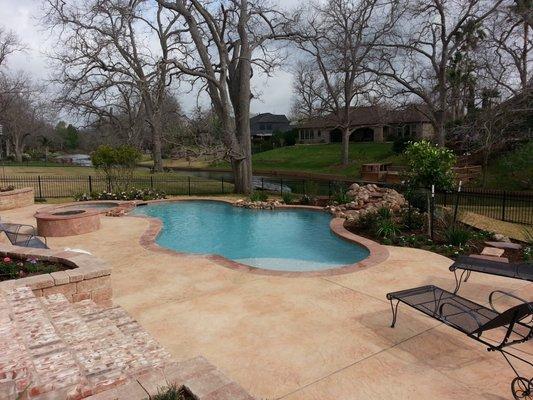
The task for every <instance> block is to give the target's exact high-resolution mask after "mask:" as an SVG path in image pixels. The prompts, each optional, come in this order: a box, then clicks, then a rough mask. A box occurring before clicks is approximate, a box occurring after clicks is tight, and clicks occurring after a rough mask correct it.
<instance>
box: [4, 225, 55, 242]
mask: <svg viewBox="0 0 533 400" xmlns="http://www.w3.org/2000/svg"><path fill="white" fill-rule="evenodd" d="M0 231H2V232H4V233H5V234H6V236H7V238H8V239H9V241H10V242H11V244H12V245H13V246H21V247H34V248H38V249H48V248H49V247H48V244H47V240H46V237H44V236H39V235H38V234H37V231H36V229H35V227H33V226H32V225H25V224H15V223H11V222H0Z"/></svg>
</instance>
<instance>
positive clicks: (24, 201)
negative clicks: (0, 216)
mask: <svg viewBox="0 0 533 400" xmlns="http://www.w3.org/2000/svg"><path fill="white" fill-rule="evenodd" d="M34 199H35V193H34V190H33V188H31V187H26V188H22V189H14V190H8V191H5V192H0V210H1V211H5V210H12V209H14V208H20V207H26V206H30V205H32V204H34Z"/></svg>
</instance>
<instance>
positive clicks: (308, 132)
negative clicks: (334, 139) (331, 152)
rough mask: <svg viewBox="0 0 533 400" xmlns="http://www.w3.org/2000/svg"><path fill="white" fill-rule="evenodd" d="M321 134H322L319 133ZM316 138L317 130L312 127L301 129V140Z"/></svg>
mask: <svg viewBox="0 0 533 400" xmlns="http://www.w3.org/2000/svg"><path fill="white" fill-rule="evenodd" d="M319 135H320V134H319ZM314 138H315V131H314V130H312V129H302V130H301V131H300V139H301V140H311V139H314Z"/></svg>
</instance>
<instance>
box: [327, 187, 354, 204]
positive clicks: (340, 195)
mask: <svg viewBox="0 0 533 400" xmlns="http://www.w3.org/2000/svg"><path fill="white" fill-rule="evenodd" d="M331 199H332V200H333V201H334V202H336V203H337V204H346V203H349V202H351V201H352V198H351V197H350V196H348V195H347V194H346V192H345V191H344V190H342V189H341V190H339V191H337V192H335V193H333V195H332V198H331Z"/></svg>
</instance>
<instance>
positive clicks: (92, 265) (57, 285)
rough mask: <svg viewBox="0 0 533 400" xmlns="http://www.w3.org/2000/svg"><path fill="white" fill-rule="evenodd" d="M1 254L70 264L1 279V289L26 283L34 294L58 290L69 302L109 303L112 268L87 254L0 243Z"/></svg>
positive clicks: (111, 293) (47, 293) (45, 293)
mask: <svg viewBox="0 0 533 400" xmlns="http://www.w3.org/2000/svg"><path fill="white" fill-rule="evenodd" d="M0 255H1V256H2V257H5V256H9V257H13V258H22V259H24V258H27V257H29V256H34V257H37V258H39V259H41V260H48V261H52V262H59V263H63V264H66V265H69V266H71V267H72V269H68V270H65V271H58V272H52V273H51V274H42V275H35V276H30V277H27V278H21V279H14V280H9V281H3V282H0V290H4V291H9V290H11V289H12V288H15V287H20V286H28V287H29V288H31V289H32V290H33V293H35V295H36V296H48V295H51V294H56V293H61V294H63V295H65V297H66V298H67V299H68V300H69V301H71V302H78V301H81V300H87V299H91V300H93V301H94V302H95V303H97V304H99V305H102V306H108V305H111V303H112V296H113V291H112V288H111V268H109V267H107V266H106V265H105V264H104V262H103V261H102V260H100V259H98V258H96V257H93V256H91V255H88V254H83V253H76V252H72V251H57V250H46V249H31V248H24V247H17V246H8V245H0Z"/></svg>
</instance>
